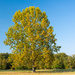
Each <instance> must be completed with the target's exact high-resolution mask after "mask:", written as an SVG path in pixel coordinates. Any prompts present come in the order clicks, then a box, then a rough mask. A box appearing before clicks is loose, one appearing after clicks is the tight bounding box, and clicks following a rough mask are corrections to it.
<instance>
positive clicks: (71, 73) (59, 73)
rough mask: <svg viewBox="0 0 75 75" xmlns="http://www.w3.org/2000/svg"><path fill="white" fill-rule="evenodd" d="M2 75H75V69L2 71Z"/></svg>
mask: <svg viewBox="0 0 75 75" xmlns="http://www.w3.org/2000/svg"><path fill="white" fill-rule="evenodd" d="M0 75H75V69H51V70H49V69H48V70H47V69H46V70H36V72H35V73H32V71H31V70H0Z"/></svg>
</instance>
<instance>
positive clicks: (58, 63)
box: [0, 53, 75, 70]
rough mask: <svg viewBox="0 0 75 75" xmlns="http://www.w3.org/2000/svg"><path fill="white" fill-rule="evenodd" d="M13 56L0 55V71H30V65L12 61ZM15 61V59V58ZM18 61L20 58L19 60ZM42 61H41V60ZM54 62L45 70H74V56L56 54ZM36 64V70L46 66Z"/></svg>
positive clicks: (9, 54)
mask: <svg viewBox="0 0 75 75" xmlns="http://www.w3.org/2000/svg"><path fill="white" fill-rule="evenodd" d="M13 56H14V57H15V58H16V56H15V55H14V54H11V53H0V69H3V70H4V69H22V70H23V69H32V65H31V63H25V60H23V61H20V60H18V61H16V60H14V58H13ZM16 59H17V58H16ZM19 59H20V58H19ZM41 60H42V59H41ZM53 60H54V62H53V64H52V65H50V66H49V67H48V68H47V69H51V68H52V69H69V68H71V69H74V68H75V55H72V56H69V55H66V54H65V53H58V54H55V55H54V59H53ZM15 61H16V62H15ZM43 61H44V60H42V61H40V62H38V65H37V69H45V68H46V66H45V64H44V62H43Z"/></svg>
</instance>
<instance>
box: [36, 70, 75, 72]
mask: <svg viewBox="0 0 75 75" xmlns="http://www.w3.org/2000/svg"><path fill="white" fill-rule="evenodd" d="M62 72H75V69H53V70H52V69H51V70H37V71H36V73H62Z"/></svg>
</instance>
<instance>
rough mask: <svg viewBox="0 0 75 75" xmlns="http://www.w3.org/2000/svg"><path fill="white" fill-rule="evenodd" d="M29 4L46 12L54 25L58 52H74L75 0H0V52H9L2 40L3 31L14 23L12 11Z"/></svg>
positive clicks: (69, 53) (68, 53) (3, 37)
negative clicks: (58, 46)
mask: <svg viewBox="0 0 75 75" xmlns="http://www.w3.org/2000/svg"><path fill="white" fill-rule="evenodd" d="M29 6H35V7H39V8H40V9H41V10H42V11H45V12H46V14H47V16H48V19H49V20H50V25H52V26H53V27H54V34H56V38H57V45H60V46H61V49H60V52H64V53H66V54H67V55H72V54H75V0H0V53H1V52H2V53H4V52H9V53H10V52H11V50H9V46H5V45H4V43H3V41H4V40H5V38H6V36H5V32H7V30H8V28H9V27H10V25H13V24H14V23H13V22H12V18H13V15H14V13H15V12H16V11H18V10H21V11H22V9H25V8H26V7H29Z"/></svg>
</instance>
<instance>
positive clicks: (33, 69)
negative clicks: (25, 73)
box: [32, 60, 36, 72]
mask: <svg viewBox="0 0 75 75" xmlns="http://www.w3.org/2000/svg"><path fill="white" fill-rule="evenodd" d="M35 69H36V67H35V64H34V60H33V68H32V71H33V72H35Z"/></svg>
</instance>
